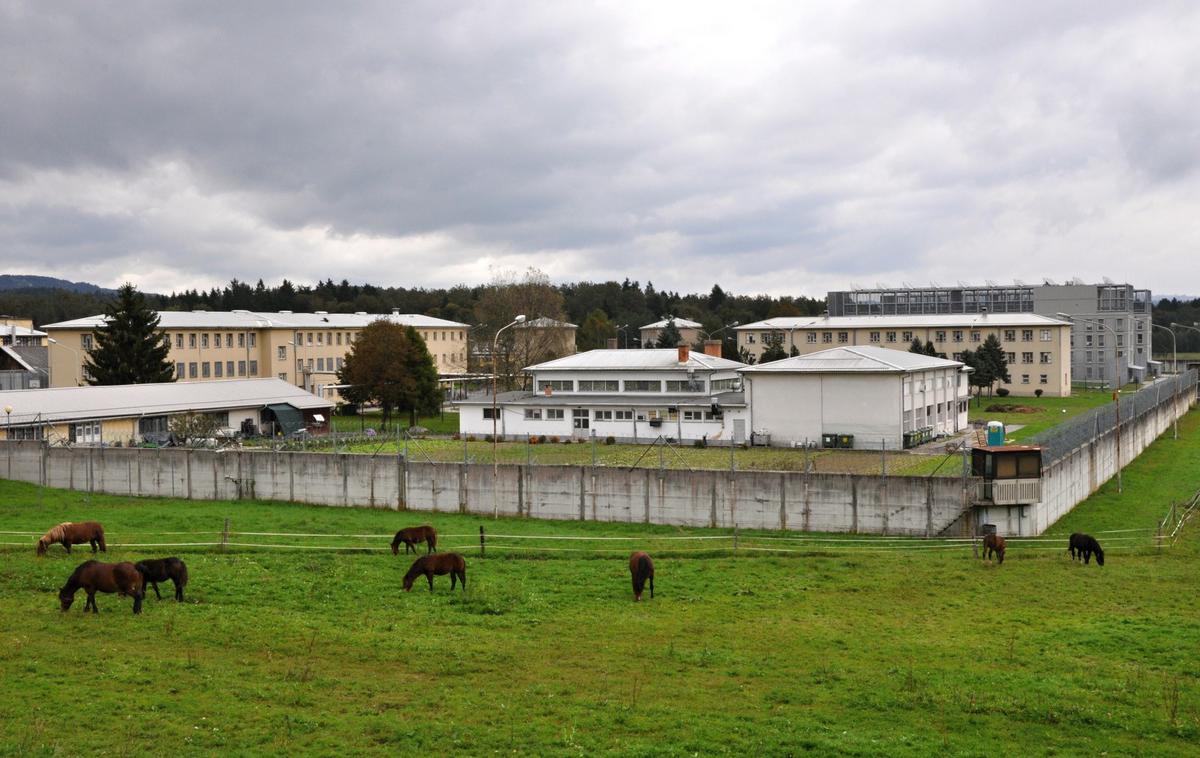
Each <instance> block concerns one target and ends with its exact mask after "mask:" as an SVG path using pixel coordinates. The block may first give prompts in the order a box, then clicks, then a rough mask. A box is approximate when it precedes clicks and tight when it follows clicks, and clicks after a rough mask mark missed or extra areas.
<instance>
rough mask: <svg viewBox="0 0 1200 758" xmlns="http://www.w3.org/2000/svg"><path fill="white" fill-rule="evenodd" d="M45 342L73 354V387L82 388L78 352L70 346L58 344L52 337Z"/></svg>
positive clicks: (80, 360)
mask: <svg viewBox="0 0 1200 758" xmlns="http://www.w3.org/2000/svg"><path fill="white" fill-rule="evenodd" d="M46 341H47V342H49V343H50V344H52V345H58V346H59V347H65V348H66V349H68V350H70V351H71V352H72V353H75V363H76V369H75V375H76V376H75V386H77V387H82V386H83V356H81V355H80V354H79V351H78V350H76V349H75V348H73V347H71V346H70V345H64V344H63V343H61V342H59V341H58V340H56V339H54V338H53V337H47V338H46Z"/></svg>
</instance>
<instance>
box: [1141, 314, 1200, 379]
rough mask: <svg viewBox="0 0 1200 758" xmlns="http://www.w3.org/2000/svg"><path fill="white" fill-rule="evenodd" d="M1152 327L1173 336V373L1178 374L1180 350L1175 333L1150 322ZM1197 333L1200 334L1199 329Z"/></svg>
mask: <svg viewBox="0 0 1200 758" xmlns="http://www.w3.org/2000/svg"><path fill="white" fill-rule="evenodd" d="M1150 326H1152V327H1154V328H1155V329H1162V330H1163V331H1164V332H1166V333H1167V334H1169V335H1171V373H1172V374H1178V373H1179V348H1178V345H1177V343H1176V342H1175V332H1173V331H1172V330H1170V329H1168V328H1167V327H1165V326H1159V325H1158V324H1156V323H1154V322H1153V321H1151V322H1150ZM1171 326H1183V325H1182V324H1171ZM1196 331H1198V332H1200V329H1197V330H1196ZM1153 352H1154V351H1153V350H1151V353H1153Z"/></svg>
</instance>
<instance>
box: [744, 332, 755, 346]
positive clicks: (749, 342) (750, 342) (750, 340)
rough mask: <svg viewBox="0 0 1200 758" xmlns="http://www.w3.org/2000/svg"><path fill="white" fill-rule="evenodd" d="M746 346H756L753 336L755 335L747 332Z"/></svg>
mask: <svg viewBox="0 0 1200 758" xmlns="http://www.w3.org/2000/svg"><path fill="white" fill-rule="evenodd" d="M746 344H747V345H753V344H754V334H753V333H751V332H746Z"/></svg>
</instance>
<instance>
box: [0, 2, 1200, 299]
mask: <svg viewBox="0 0 1200 758" xmlns="http://www.w3.org/2000/svg"><path fill="white" fill-rule="evenodd" d="M1197 40H1200V6H1197V5H1196V4H1195V3H1192V2H1178V3H1173V2H1145V3H1130V2H1124V1H1122V2H1103V1H1093V2H1089V3H1074V2H1072V3H1054V2H1046V0H1038V1H1036V2H1014V1H1013V0H1004V1H1003V2H966V1H964V0H945V1H944V2H934V1H929V2H909V3H823V4H816V3H803V4H801V3H795V2H781V3H728V2H726V3H717V4H711V5H710V4H704V3H697V2H694V1H689V2H661V1H656V2H653V3H611V4H610V3H586V4H585V3H576V2H562V3H545V2H529V3H526V2H510V3H472V4H459V3H445V2H429V3H398V2H378V3H371V2H343V3H329V2H310V3H302V2H296V1H295V0H289V1H288V2H279V3H267V2H258V3H236V4H234V3H227V4H225V7H224V8H218V7H217V4H213V3H188V4H175V3H166V2H156V1H150V0H147V1H146V2H140V3H139V2H122V3H118V4H116V5H112V4H96V3H89V2H78V3H69V2H63V3H46V2H40V1H38V0H33V1H31V2H21V1H20V0H0V138H2V142H0V264H2V268H3V270H5V271H7V272H11V273H39V274H47V275H53V276H62V277H65V278H70V279H76V280H79V279H82V280H87V281H92V282H95V283H98V284H103V285H110V286H111V285H115V284H118V283H120V282H122V281H125V280H132V281H134V282H135V283H137V284H139V285H140V286H142V287H143V288H145V289H147V290H153V291H170V290H177V289H182V288H186V287H209V286H214V285H221V284H224V283H226V282H228V280H229V279H231V278H233V277H237V278H239V279H243V280H250V281H254V280H256V279H258V278H260V277H261V278H263V279H264V280H266V281H267V282H269V283H275V282H278V281H279V280H280V279H282V278H284V277H287V278H290V279H292V280H293V281H298V282H312V281H314V280H317V279H323V278H326V277H333V278H335V279H342V278H348V279H350V280H351V281H355V282H363V281H370V282H373V283H377V284H383V285H403V286H445V285H451V284H455V283H459V282H466V283H479V282H483V281H486V280H487V279H488V278H489V269H491V268H493V267H499V268H515V269H519V268H523V267H525V266H527V265H532V266H537V267H538V268H541V269H542V270H544V271H546V272H547V273H548V274H549V275H550V276H551V277H552V278H553V279H555V280H558V281H573V280H580V279H610V278H615V279H622V278H625V277H630V278H633V279H638V280H641V281H643V282H644V281H646V280H653V281H654V283H655V284H656V286H658V287H659V288H660V289H661V288H669V289H678V290H683V291H693V290H707V289H708V288H709V287H710V286H711V285H712V283H713V282H719V283H720V284H721V285H722V286H723V287H725V288H726V289H729V290H733V291H736V292H769V293H774V294H785V293H787V294H807V295H812V296H820V295H823V294H824V292H825V290H826V289H828V288H830V287H846V286H850V285H852V284H857V285H862V286H871V285H874V284H875V283H884V284H896V283H900V282H909V283H912V284H924V283H928V282H930V281H935V282H939V283H944V284H945V283H953V282H955V281H959V280H962V281H969V282H981V281H984V280H995V281H1000V282H1007V281H1011V280H1012V279H1014V278H1017V279H1022V280H1025V281H1038V280H1040V279H1041V278H1043V277H1049V278H1052V279H1056V280H1063V279H1065V278H1069V277H1073V276H1080V277H1083V278H1084V279H1089V280H1099V279H1100V278H1101V277H1104V276H1108V277H1111V278H1113V279H1118V280H1121V279H1127V280H1129V281H1131V282H1133V283H1135V284H1138V285H1139V286H1149V287H1152V288H1154V289H1155V290H1157V291H1166V292H1194V291H1200V255H1197V254H1196V250H1197V249H1198V247H1200V245H1198V243H1200V221H1198V219H1200V210H1198V209H1197V207H1196V204H1197V198H1200V174H1198V171H1197V162H1198V160H1200V152H1198V151H1200V108H1198V107H1197V103H1200V91H1198V90H1200V46H1198V45H1197V44H1196V41H1197Z"/></svg>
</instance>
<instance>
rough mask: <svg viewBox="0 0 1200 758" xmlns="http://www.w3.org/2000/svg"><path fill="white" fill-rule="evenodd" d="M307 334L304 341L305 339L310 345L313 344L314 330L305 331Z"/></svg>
mask: <svg viewBox="0 0 1200 758" xmlns="http://www.w3.org/2000/svg"><path fill="white" fill-rule="evenodd" d="M305 334H306V335H307V336H305V338H304V341H305V342H307V343H308V344H310V345H311V344H312V343H313V341H312V340H313V338H312V336H313V333H312V332H305Z"/></svg>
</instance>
